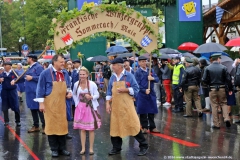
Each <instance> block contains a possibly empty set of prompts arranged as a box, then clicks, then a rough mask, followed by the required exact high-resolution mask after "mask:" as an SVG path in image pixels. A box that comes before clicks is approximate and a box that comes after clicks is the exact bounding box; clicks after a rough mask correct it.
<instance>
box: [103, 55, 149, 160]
mask: <svg viewBox="0 0 240 160" xmlns="http://www.w3.org/2000/svg"><path fill="white" fill-rule="evenodd" d="M111 64H112V69H113V72H114V73H113V74H112V76H111V78H110V80H109V83H108V90H107V96H106V100H107V101H106V111H107V112H108V113H109V114H110V113H111V122H110V135H111V142H112V145H113V148H112V150H111V151H110V152H109V155H115V154H119V153H120V151H121V150H122V148H121V147H122V138H123V137H126V136H129V135H130V136H134V138H135V139H136V140H137V141H138V142H139V147H140V152H139V153H138V156H143V155H145V154H146V153H147V150H148V144H147V141H146V139H145V137H144V135H143V133H142V131H141V130H140V122H139V118H138V116H137V113H136V110H135V107H134V104H133V102H134V96H136V95H137V93H138V91H139V87H138V84H137V82H136V79H135V77H134V76H133V75H132V74H131V73H129V72H127V71H125V70H124V68H123V59H122V58H115V59H114V60H112V61H111ZM110 101H111V105H110Z"/></svg>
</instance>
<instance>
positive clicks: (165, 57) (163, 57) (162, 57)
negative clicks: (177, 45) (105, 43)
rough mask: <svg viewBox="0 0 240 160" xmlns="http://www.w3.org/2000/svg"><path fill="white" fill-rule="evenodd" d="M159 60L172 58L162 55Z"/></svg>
mask: <svg viewBox="0 0 240 160" xmlns="http://www.w3.org/2000/svg"><path fill="white" fill-rule="evenodd" d="M159 58H160V59H170V58H171V57H169V56H168V55H167V54H162V55H161V56H160V57H159Z"/></svg>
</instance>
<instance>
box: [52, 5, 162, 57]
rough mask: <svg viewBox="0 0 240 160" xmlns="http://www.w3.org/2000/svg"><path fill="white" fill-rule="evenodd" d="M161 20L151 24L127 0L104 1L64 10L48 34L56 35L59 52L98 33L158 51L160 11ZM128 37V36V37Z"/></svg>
mask: <svg viewBox="0 0 240 160" xmlns="http://www.w3.org/2000/svg"><path fill="white" fill-rule="evenodd" d="M159 19H160V22H158V23H157V24H152V23H151V22H150V21H149V20H148V19H147V18H145V17H144V16H143V15H142V14H141V13H139V12H137V11H135V10H133V9H131V8H127V7H126V4H125V3H119V4H101V5H99V6H93V7H89V6H88V5H83V7H82V10H80V11H78V10H77V9H73V10H70V11H68V12H67V11H65V10H63V11H62V12H61V13H60V14H59V16H58V17H57V18H56V19H54V20H53V24H52V27H51V29H50V30H49V35H52V36H54V40H53V43H54V48H55V50H56V51H58V52H59V53H62V52H64V51H65V50H68V49H70V48H71V47H73V48H74V47H75V46H76V45H77V44H79V45H82V44H83V43H84V42H89V41H90V38H95V37H98V36H104V37H109V38H113V37H117V38H123V37H124V39H127V40H128V41H130V44H131V47H132V49H133V50H134V51H137V50H138V47H139V46H140V47H142V49H143V50H144V51H145V52H148V53H153V52H157V50H158V48H161V42H162V34H160V33H159V27H160V26H162V25H163V23H162V19H163V16H162V15H161V11H159ZM126 37H127V38H126Z"/></svg>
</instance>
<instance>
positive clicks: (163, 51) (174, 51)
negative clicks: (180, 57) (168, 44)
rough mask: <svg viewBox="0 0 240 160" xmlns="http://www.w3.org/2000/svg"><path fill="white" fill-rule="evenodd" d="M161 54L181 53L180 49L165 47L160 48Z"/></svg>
mask: <svg viewBox="0 0 240 160" xmlns="http://www.w3.org/2000/svg"><path fill="white" fill-rule="evenodd" d="M159 51H160V53H161V54H179V53H180V52H178V50H175V49H172V48H163V49H160V50H159Z"/></svg>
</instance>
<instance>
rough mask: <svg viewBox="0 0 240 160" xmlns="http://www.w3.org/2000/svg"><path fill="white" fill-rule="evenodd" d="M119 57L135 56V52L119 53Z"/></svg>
mask: <svg viewBox="0 0 240 160" xmlns="http://www.w3.org/2000/svg"><path fill="white" fill-rule="evenodd" d="M117 57H121V58H124V57H133V53H123V54H118V56H117Z"/></svg>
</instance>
